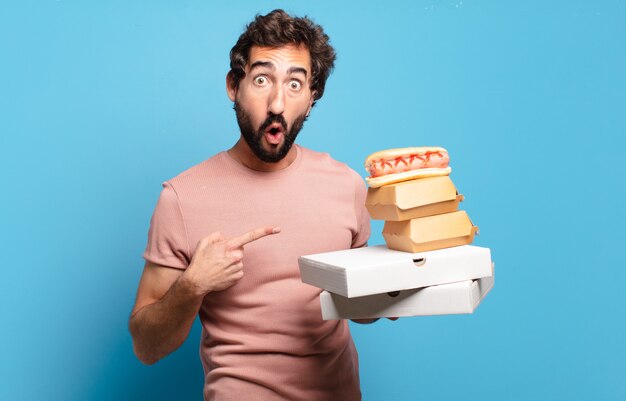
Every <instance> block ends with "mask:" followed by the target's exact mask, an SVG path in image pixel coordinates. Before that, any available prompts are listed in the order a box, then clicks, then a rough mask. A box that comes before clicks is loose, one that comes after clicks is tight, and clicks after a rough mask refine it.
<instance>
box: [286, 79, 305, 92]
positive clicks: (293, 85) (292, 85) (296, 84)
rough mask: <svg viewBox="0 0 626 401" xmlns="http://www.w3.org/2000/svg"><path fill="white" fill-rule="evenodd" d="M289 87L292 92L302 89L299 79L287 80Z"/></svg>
mask: <svg viewBox="0 0 626 401" xmlns="http://www.w3.org/2000/svg"><path fill="white" fill-rule="evenodd" d="M289 89H291V90H292V91H294V92H299V91H300V89H302V83H300V81H296V80H293V81H290V82H289Z"/></svg>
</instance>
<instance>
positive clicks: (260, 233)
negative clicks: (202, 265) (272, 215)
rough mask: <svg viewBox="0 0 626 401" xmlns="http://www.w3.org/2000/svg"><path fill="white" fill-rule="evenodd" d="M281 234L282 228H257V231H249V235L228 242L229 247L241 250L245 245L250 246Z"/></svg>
mask: <svg viewBox="0 0 626 401" xmlns="http://www.w3.org/2000/svg"><path fill="white" fill-rule="evenodd" d="M279 232H280V227H275V226H268V227H263V228H257V229H256V230H252V231H248V232H247V233H245V234H243V235H240V236H239V237H235V238H232V239H230V240H228V246H229V247H230V248H241V247H242V246H244V245H245V244H249V243H250V242H252V241H256V240H258V239H260V238H263V237H265V236H267V235H272V234H277V233H279Z"/></svg>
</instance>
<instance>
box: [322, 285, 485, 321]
mask: <svg viewBox="0 0 626 401" xmlns="http://www.w3.org/2000/svg"><path fill="white" fill-rule="evenodd" d="M493 284H494V277H493V276H492V277H484V278H481V279H478V280H468V281H461V282H459V283H452V284H442V285H434V286H430V287H425V288H418V289H412V290H405V291H396V292H393V293H385V294H376V295H368V296H365V297H358V298H346V297H342V296H341V295H337V294H332V293H330V292H328V291H322V293H321V294H320V304H321V306H322V318H323V319H324V320H332V319H369V318H380V317H408V316H429V315H453V314H463V313H473V312H474V310H475V309H476V308H477V307H478V304H480V302H481V301H482V300H483V298H485V296H486V295H487V293H488V292H489V291H490V290H491V289H492V288H493Z"/></svg>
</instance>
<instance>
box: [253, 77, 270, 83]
mask: <svg viewBox="0 0 626 401" xmlns="http://www.w3.org/2000/svg"><path fill="white" fill-rule="evenodd" d="M253 82H254V84H255V85H257V86H265V85H267V83H268V80H267V77H265V76H264V75H259V76H258V77H255V78H254V80H253Z"/></svg>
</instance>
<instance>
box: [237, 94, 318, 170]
mask: <svg viewBox="0 0 626 401" xmlns="http://www.w3.org/2000/svg"><path fill="white" fill-rule="evenodd" d="M233 108H234V109H235V113H236V114H237V124H239V130H240V131H241V136H243V139H244V140H245V141H246V143H247V144H248V146H249V147H250V149H252V152H253V153H254V154H255V156H256V157H258V158H259V159H260V160H262V161H264V162H266V163H278V162H279V161H281V160H282V159H283V158H285V156H287V153H289V150H291V147H292V146H293V144H294V142H295V141H296V137H297V136H298V133H299V132H300V130H301V129H302V126H303V125H304V122H305V121H306V113H304V114H302V115H300V116H298V117H297V118H296V119H295V120H294V121H293V124H292V125H291V129H289V130H288V129H287V121H285V118H284V117H283V116H282V114H272V113H270V114H269V116H267V118H266V119H265V121H263V123H262V124H261V126H260V127H259V128H258V129H254V127H253V126H252V116H251V115H250V113H248V112H247V111H246V110H244V109H243V108H242V107H241V106H240V105H239V103H237V102H236V101H235V105H234V107H233ZM273 123H279V124H280V125H281V126H282V127H283V138H284V140H283V143H282V144H280V145H279V146H278V147H276V148H275V149H270V150H267V149H264V148H263V144H262V141H263V136H264V135H265V130H266V129H267V128H268V127H269V126H270V125H272V124H273Z"/></svg>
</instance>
